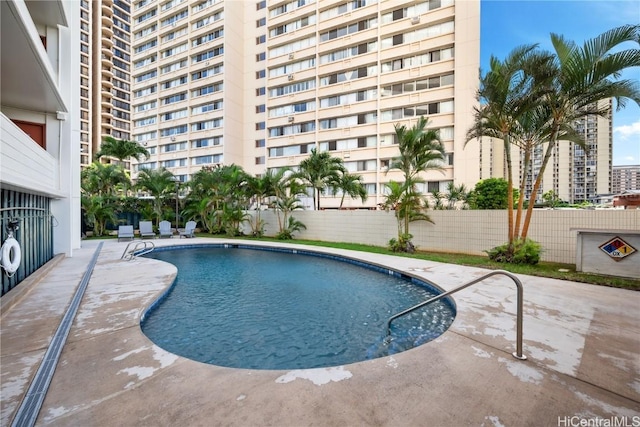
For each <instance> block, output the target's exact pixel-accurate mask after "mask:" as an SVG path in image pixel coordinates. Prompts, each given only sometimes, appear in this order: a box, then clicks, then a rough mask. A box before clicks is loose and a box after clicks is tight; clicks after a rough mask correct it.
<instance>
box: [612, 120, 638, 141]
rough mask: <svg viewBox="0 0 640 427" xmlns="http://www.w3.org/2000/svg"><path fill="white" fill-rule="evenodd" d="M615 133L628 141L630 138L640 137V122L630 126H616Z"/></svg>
mask: <svg viewBox="0 0 640 427" xmlns="http://www.w3.org/2000/svg"><path fill="white" fill-rule="evenodd" d="M613 132H614V133H617V134H620V136H621V137H622V138H623V139H627V138H629V137H630V136H638V137H640V120H638V121H636V122H634V123H631V124H630V125H622V126H615V127H614V128H613Z"/></svg>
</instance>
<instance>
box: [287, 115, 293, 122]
mask: <svg viewBox="0 0 640 427" xmlns="http://www.w3.org/2000/svg"><path fill="white" fill-rule="evenodd" d="M287 120H288V121H289V123H291V122H293V121H294V120H295V118H294V117H293V116H289V118H288V119H287Z"/></svg>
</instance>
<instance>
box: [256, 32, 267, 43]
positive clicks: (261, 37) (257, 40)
mask: <svg viewBox="0 0 640 427" xmlns="http://www.w3.org/2000/svg"><path fill="white" fill-rule="evenodd" d="M266 41H267V36H266V35H265V34H263V35H261V36H260V37H256V44H262V43H264V42H266Z"/></svg>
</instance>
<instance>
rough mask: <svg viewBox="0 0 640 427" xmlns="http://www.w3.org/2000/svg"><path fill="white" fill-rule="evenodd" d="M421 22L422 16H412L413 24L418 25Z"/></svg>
mask: <svg viewBox="0 0 640 427" xmlns="http://www.w3.org/2000/svg"><path fill="white" fill-rule="evenodd" d="M419 23H420V17H419V16H414V17H412V18H411V25H416V24H419Z"/></svg>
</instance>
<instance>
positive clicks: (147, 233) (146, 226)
mask: <svg viewBox="0 0 640 427" xmlns="http://www.w3.org/2000/svg"><path fill="white" fill-rule="evenodd" d="M139 225H140V237H141V238H143V239H149V238H151V239H155V238H156V233H155V232H154V231H153V223H152V222H151V221H140V224H139Z"/></svg>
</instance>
